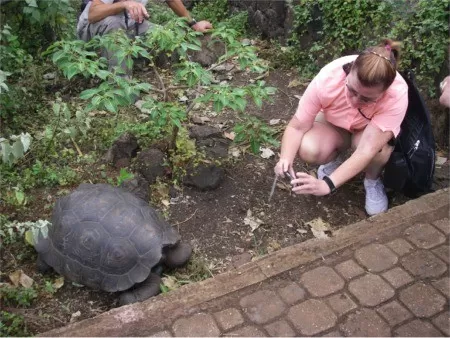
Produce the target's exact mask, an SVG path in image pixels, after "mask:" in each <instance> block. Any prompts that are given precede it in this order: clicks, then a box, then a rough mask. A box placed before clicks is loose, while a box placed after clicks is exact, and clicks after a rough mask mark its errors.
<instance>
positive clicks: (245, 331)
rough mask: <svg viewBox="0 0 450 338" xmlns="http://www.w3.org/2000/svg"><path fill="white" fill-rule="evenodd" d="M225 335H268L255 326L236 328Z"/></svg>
mask: <svg viewBox="0 0 450 338" xmlns="http://www.w3.org/2000/svg"><path fill="white" fill-rule="evenodd" d="M224 336H225V337H266V335H265V334H264V333H263V332H261V331H260V330H259V329H258V328H257V327H255V326H245V327H243V328H240V329H237V330H234V331H232V332H227V333H225V334H224Z"/></svg>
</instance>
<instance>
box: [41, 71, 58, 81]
mask: <svg viewBox="0 0 450 338" xmlns="http://www.w3.org/2000/svg"><path fill="white" fill-rule="evenodd" d="M42 77H43V78H44V80H54V79H55V78H56V73H55V72H53V73H47V74H44V75H43V76H42Z"/></svg>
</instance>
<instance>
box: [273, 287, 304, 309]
mask: <svg viewBox="0 0 450 338" xmlns="http://www.w3.org/2000/svg"><path fill="white" fill-rule="evenodd" d="M278 293H279V294H280V296H281V298H282V299H283V300H284V301H285V302H286V303H287V304H289V305H292V304H294V303H297V302H298V301H299V300H302V299H303V298H305V290H303V289H302V288H301V287H300V286H298V285H297V284H296V283H291V284H289V285H287V286H285V287H284V288H281V289H280V290H278Z"/></svg>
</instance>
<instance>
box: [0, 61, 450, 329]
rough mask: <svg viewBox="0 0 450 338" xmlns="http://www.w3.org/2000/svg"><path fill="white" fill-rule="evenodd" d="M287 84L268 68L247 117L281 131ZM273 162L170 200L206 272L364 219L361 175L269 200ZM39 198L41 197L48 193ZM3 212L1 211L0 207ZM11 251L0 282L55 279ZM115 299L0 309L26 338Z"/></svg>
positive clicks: (58, 299)
mask: <svg viewBox="0 0 450 338" xmlns="http://www.w3.org/2000/svg"><path fill="white" fill-rule="evenodd" d="M294 79H296V75H295V72H294V71H284V70H275V71H271V72H270V74H269V75H268V76H267V77H266V78H265V80H266V81H267V84H268V85H270V86H273V87H277V88H278V93H277V94H276V95H275V96H274V101H273V103H271V104H265V105H264V107H263V109H261V110H257V109H255V107H252V106H250V107H249V111H247V112H248V113H251V114H254V115H257V116H259V117H260V118H262V119H263V120H265V121H267V122H268V121H269V120H271V119H281V122H280V123H281V124H280V126H282V124H283V123H287V122H288V121H289V119H290V117H291V116H292V114H293V113H294V112H295V108H296V106H297V102H298V98H296V97H295V95H301V93H302V92H303V90H304V86H302V85H298V86H292V82H291V81H292V80H294ZM234 81H236V82H235V83H237V84H239V83H242V81H244V80H243V77H242V76H241V77H239V76H236V79H235V80H234ZM290 83H291V86H289V84H290ZM209 117H210V118H211V123H212V124H214V123H225V124H230V125H231V122H232V121H231V120H233V119H234V117H233V116H231V115H227V114H224V115H221V116H218V117H216V118H214V117H211V116H209ZM280 129H282V128H280ZM273 150H274V151H275V152H276V151H277V149H273ZM444 156H445V155H444ZM446 157H448V156H446ZM276 159H277V156H274V157H271V158H269V159H264V158H262V157H260V156H255V155H251V154H245V155H243V157H241V158H240V159H238V160H236V161H235V163H233V164H228V165H227V166H226V168H225V169H226V175H225V179H224V181H223V183H222V184H221V185H220V186H219V188H217V189H216V190H213V191H206V192H201V191H197V190H195V189H193V188H188V187H184V189H183V191H182V192H180V193H179V194H178V196H176V197H175V198H174V199H172V201H171V205H170V208H169V222H170V223H171V224H173V225H174V226H176V227H177V228H178V230H179V232H180V234H181V237H182V239H183V240H184V241H187V242H190V243H192V244H193V246H194V248H195V252H196V253H195V259H197V260H198V259H201V260H203V261H205V262H206V264H207V269H208V270H209V271H210V274H212V275H214V274H217V273H220V272H222V271H226V270H227V269H232V268H233V266H238V265H240V264H243V263H245V262H247V261H249V260H251V259H255V258H257V257H258V256H260V255H264V254H267V253H270V252H272V251H274V250H279V249H280V248H283V247H286V246H289V245H293V244H296V243H300V242H302V241H305V240H307V239H309V238H312V237H313V234H312V232H311V228H310V226H309V225H308V223H309V222H312V223H311V224H316V223H317V219H318V218H319V217H320V218H321V219H322V220H323V222H324V223H325V224H328V225H329V231H326V232H325V233H326V234H327V235H329V236H332V235H333V231H335V230H336V229H339V228H341V227H344V226H346V225H348V224H351V223H353V222H356V221H359V220H362V219H364V218H366V217H367V215H366V213H365V210H364V189H363V185H362V176H359V177H357V178H355V179H353V180H352V181H351V182H349V183H347V184H345V185H344V186H343V187H341V188H340V189H338V192H337V193H336V194H335V195H333V196H326V197H311V196H295V195H293V194H291V193H290V192H289V190H288V189H287V185H286V184H285V183H283V182H282V181H279V182H278V186H277V188H276V190H275V192H274V195H273V198H272V200H271V201H270V202H269V193H270V190H271V187H272V183H273V180H274V174H273V167H274V165H275V163H276ZM295 166H296V169H297V171H308V172H315V170H316V167H314V166H307V165H305V164H302V163H299V162H297V163H296V164H295ZM448 171H449V167H448V162H447V164H446V165H444V166H442V167H441V168H437V172H436V188H440V187H445V186H448V185H449V180H448ZM40 193H41V194H42V196H43V197H45V196H48V195H51V194H52V193H53V192H52V191H41V192H40ZM55 197H56V196H55ZM389 198H390V207H393V206H395V205H399V204H402V203H404V202H405V201H406V198H405V197H403V196H400V195H396V194H389ZM38 200H41V201H42V199H39V198H38ZM50 202H51V203H53V202H54V198H50ZM51 203H48V204H50V205H51ZM50 211H51V209H43V208H42V204H41V205H38V204H36V205H34V204H32V205H30V209H29V210H28V212H27V213H28V214H29V215H35V216H34V217H32V218H35V219H39V218H49V215H50ZM2 212H4V213H7V211H5V210H3V211H2ZM246 220H247V224H246ZM250 220H253V221H254V223H252V224H253V225H254V227H255V228H256V227H257V228H256V229H254V230H253V231H252V229H251V226H250V225H249V224H248V223H249V221H250ZM21 245H22V246H23V244H21ZM16 252H17V251H16V250H15V248H14V246H12V247H9V248H6V249H4V250H2V257H1V263H2V271H3V276H2V279H3V280H2V281H3V282H4V281H6V278H7V277H6V276H7V272H8V271H11V270H12V269H17V268H20V269H23V270H24V272H25V273H26V274H27V275H29V276H30V277H32V278H33V279H34V280H35V282H36V283H38V284H40V285H43V284H45V283H44V279H45V280H55V279H56V278H57V277H58V276H56V275H46V276H42V275H40V274H38V273H36V271H35V266H34V259H35V255H34V253H33V249H31V248H30V249H29V251H28V253H27V254H26V256H25V257H16V256H15V253H16ZM17 261H20V262H22V263H20V265H19V264H18V263H17ZM116 298H117V296H116V295H114V294H108V293H105V292H100V291H93V290H88V289H87V288H85V287H78V286H75V285H73V284H72V283H70V282H69V281H66V282H65V284H64V286H63V287H62V288H61V289H59V290H57V291H56V292H55V293H54V294H50V293H48V294H46V296H41V297H40V298H39V299H38V300H37V301H35V302H34V305H33V306H31V307H29V308H26V309H25V308H23V309H21V308H6V307H3V308H4V309H6V310H7V311H9V312H13V313H18V314H22V315H24V317H25V318H26V321H27V324H28V329H29V333H30V334H37V333H39V332H43V331H47V330H49V329H52V328H56V327H60V326H63V325H66V324H67V323H69V322H70V321H71V320H72V321H73V320H80V319H84V318H88V317H93V316H95V315H98V314H99V313H102V312H104V311H107V310H108V309H110V308H112V307H115V306H117V303H116Z"/></svg>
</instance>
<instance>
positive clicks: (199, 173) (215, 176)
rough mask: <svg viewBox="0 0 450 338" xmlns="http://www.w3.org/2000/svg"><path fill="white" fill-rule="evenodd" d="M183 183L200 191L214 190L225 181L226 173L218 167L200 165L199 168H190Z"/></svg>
mask: <svg viewBox="0 0 450 338" xmlns="http://www.w3.org/2000/svg"><path fill="white" fill-rule="evenodd" d="M186 172H187V174H186V176H185V178H184V181H183V183H184V184H185V185H187V186H192V187H194V188H197V189H199V190H202V191H205V190H214V189H216V188H217V187H218V186H219V185H220V183H221V182H222V180H223V177H224V175H225V171H224V170H223V169H222V168H218V167H217V166H216V165H214V164H212V165H208V164H200V165H198V166H197V167H195V168H193V167H190V168H188V169H187V170H186Z"/></svg>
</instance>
